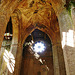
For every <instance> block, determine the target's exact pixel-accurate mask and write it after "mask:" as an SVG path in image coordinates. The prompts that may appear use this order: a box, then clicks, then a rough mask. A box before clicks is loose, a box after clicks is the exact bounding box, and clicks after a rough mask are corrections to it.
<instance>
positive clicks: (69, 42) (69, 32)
mask: <svg viewBox="0 0 75 75" xmlns="http://www.w3.org/2000/svg"><path fill="white" fill-rule="evenodd" d="M58 21H59V26H60V33H61V43H62V48H63V54H64V60H65V67H66V74H67V75H75V60H74V58H75V46H74V24H73V20H72V18H71V15H69V13H68V10H66V9H63V10H62V12H60V13H59V15H58Z"/></svg>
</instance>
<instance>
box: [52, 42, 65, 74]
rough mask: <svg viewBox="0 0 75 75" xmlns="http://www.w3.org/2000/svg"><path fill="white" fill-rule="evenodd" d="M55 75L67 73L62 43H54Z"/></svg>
mask: <svg viewBox="0 0 75 75" xmlns="http://www.w3.org/2000/svg"><path fill="white" fill-rule="evenodd" d="M52 48H53V62H54V75H66V72H65V62H64V56H63V50H62V47H61V43H59V44H56V45H53V47H52Z"/></svg>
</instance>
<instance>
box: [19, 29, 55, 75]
mask: <svg viewBox="0 0 75 75" xmlns="http://www.w3.org/2000/svg"><path fill="white" fill-rule="evenodd" d="M53 73H54V72H53V53H52V43H51V40H50V38H49V37H48V35H47V34H45V33H44V32H42V31H40V30H38V29H35V30H34V31H33V32H32V33H31V34H30V35H29V36H28V37H27V38H26V40H25V42H24V45H23V53H22V64H21V72H20V75H54V74H53Z"/></svg>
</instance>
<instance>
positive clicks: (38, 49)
mask: <svg viewBox="0 0 75 75" xmlns="http://www.w3.org/2000/svg"><path fill="white" fill-rule="evenodd" d="M33 50H34V51H35V52H43V51H44V50H45V45H44V43H43V42H37V43H35V44H34V48H33Z"/></svg>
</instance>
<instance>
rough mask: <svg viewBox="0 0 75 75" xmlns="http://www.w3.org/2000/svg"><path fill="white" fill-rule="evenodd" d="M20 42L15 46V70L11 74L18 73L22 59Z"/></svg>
mask: <svg viewBox="0 0 75 75" xmlns="http://www.w3.org/2000/svg"><path fill="white" fill-rule="evenodd" d="M22 50H23V49H22V44H18V48H17V54H16V59H15V61H16V63H15V70H14V73H13V75H19V74H20V68H21V61H22Z"/></svg>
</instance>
